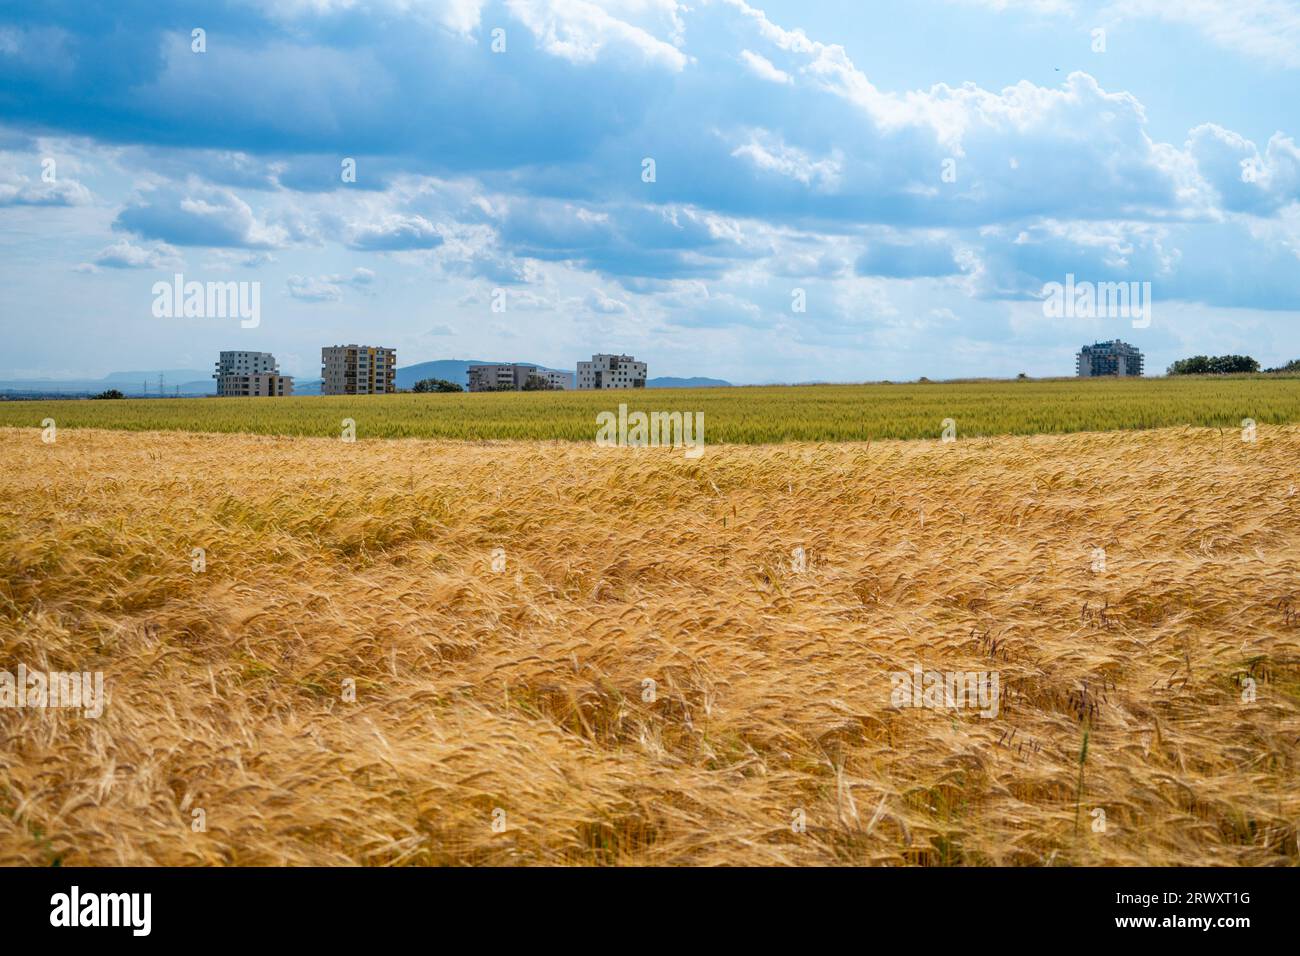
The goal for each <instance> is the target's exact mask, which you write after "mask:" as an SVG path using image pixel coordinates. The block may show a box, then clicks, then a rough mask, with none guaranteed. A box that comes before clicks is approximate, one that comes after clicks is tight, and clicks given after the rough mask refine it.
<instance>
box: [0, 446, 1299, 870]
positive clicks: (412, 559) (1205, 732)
mask: <svg viewBox="0 0 1300 956" xmlns="http://www.w3.org/2000/svg"><path fill="white" fill-rule="evenodd" d="M0 448H2V449H3V454H4V461H5V463H6V466H5V470H4V474H3V477H0V488H2V491H3V493H2V494H0V569H2V572H3V575H2V577H3V582H2V587H0V669H8V670H10V671H13V670H14V669H15V668H16V666H17V665H18V664H19V663H24V664H25V665H26V666H27V667H29V668H45V669H51V670H60V669H63V670H70V669H78V670H102V671H103V672H104V673H105V677H106V681H107V685H108V692H109V703H108V706H107V707H106V709H105V712H104V714H103V716H102V717H101V718H99V719H98V720H93V719H87V718H85V717H83V716H80V715H77V714H74V713H70V712H68V711H63V710H54V709H50V710H0V734H3V740H4V746H3V748H0V863H3V864H16V863H22V864H49V863H53V862H59V863H62V864H63V865H77V864H180V865H188V864H325V865H331V864H382V865H389V864H414V865H420V864H471V863H477V864H505V863H530V864H539V863H545V864H559V863H567V864H591V863H599V864H606V863H609V864H732V863H736V864H923V865H943V864H1031V865H1034V864H1037V865H1041V864H1065V863H1082V864H1142V863H1146V864H1249V865H1265V864H1290V865H1294V864H1295V863H1296V862H1297V851H1296V844H1295V841H1296V825H1297V822H1300V788H1297V786H1296V780H1297V770H1298V767H1297V757H1298V754H1300V616H1298V613H1297V608H1298V607H1300V578H1298V577H1297V571H1298V570H1300V567H1298V565H1300V547H1297V542H1298V541H1300V534H1298V532H1300V495H1298V494H1296V491H1295V482H1296V480H1297V478H1296V463H1297V461H1300V430H1297V429H1296V428H1294V427H1265V426H1261V427H1260V430H1259V435H1258V440H1257V441H1256V442H1253V443H1252V442H1243V441H1242V440H1241V434H1240V431H1239V430H1235V429H1234V430H1230V431H1218V430H1211V429H1166V430H1162V431H1148V432H1127V433H1104V434H1102V433H1099V434H1077V435H1071V436H1042V437H1027V438H998V439H975V440H962V441H958V442H955V443H951V444H943V443H939V442H918V443H903V442H884V443H879V442H878V443H872V444H837V445H800V444H788V445H780V446H760V447H740V446H725V447H710V448H709V449H708V451H707V453H706V454H705V455H704V457H703V458H702V459H700V460H698V461H692V460H688V459H686V458H684V457H683V456H682V455H681V454H680V452H677V453H674V452H671V451H668V450H660V449H653V450H650V449H645V450H629V449H600V448H595V447H593V446H591V445H583V444H571V443H543V442H522V441H520V442H500V443H478V444H464V443H455V442H445V441H443V442H438V441H415V440H410V441H361V442H357V443H355V444H351V445H345V444H343V443H341V442H339V441H337V440H329V439H315V438H268V437H258V436H247V435H187V434H176V433H166V434H161V433H127V432H106V431H94V430H66V429H65V430H63V431H61V432H60V433H59V436H58V441H57V443H56V444H52V445H44V444H42V443H41V440H40V435H39V432H37V431H36V430H34V429H21V430H20V429H0ZM195 548H203V549H205V551H206V562H207V564H206V570H205V571H202V572H196V571H195V570H193V569H192V564H191V561H192V552H193V549H195ZM496 548H501V549H503V550H504V561H505V565H504V569H503V570H500V571H497V570H494V549H496ZM796 548H802V549H803V552H802V554H803V555H804V561H805V563H806V566H805V567H804V570H802V571H798V570H797V567H798V561H797V560H796V559H793V558H792V555H795V554H796V552H795V549H796ZM1096 548H1103V549H1105V556H1106V566H1105V570H1104V571H1094V570H1093V554H1094V549H1096ZM496 567H498V568H499V567H501V564H500V559H499V556H498V560H497V562H496ZM914 664H920V665H922V666H923V667H925V668H926V669H936V670H941V671H948V670H962V671H989V670H995V671H997V672H999V674H1000V675H1001V682H1002V703H1001V709H1000V712H999V714H998V716H997V717H996V719H988V720H986V719H982V718H981V717H980V716H978V714H976V713H974V712H972V711H969V710H927V709H895V708H893V707H891V705H890V677H889V675H890V673H891V672H895V671H901V670H907V669H910V668H911V667H912V666H913V665H914ZM349 681H352V682H355V687H356V695H355V698H356V699H355V701H354V702H350V701H348V700H346V699H345V694H344V690H343V689H344V687H345V685H346V682H349ZM646 681H653V682H654V684H653V685H650V684H647V683H646ZM1248 685H1251V686H1254V687H1255V688H1256V689H1257V696H1256V699H1255V700H1254V701H1253V702H1252V701H1250V700H1249V699H1248V697H1247V696H1246V695H1245V693H1244V691H1245V688H1246V687H1247V686H1248ZM652 686H653V688H654V689H655V693H654V694H653V695H650V694H647V693H645V689H646V688H650V687H652ZM649 696H653V697H654V699H653V700H646V699H644V698H645V697H649ZM1085 728H1086V731H1087V733H1088V746H1087V752H1086V759H1084V760H1083V761H1081V760H1080V753H1081V750H1082V744H1083V739H1084V733H1085ZM196 810H201V811H202V812H203V814H202V818H203V819H204V820H205V822H206V829H204V830H201V831H196V829H195V822H194V821H195V820H196V819H198V818H197V817H196V815H195V811H196ZM1096 810H1101V811H1103V812H1104V814H1105V821H1106V827H1105V831H1104V832H1095V830H1094V826H1095V824H1096V821H1097V819H1098V816H1097V815H1096V814H1095V813H1094V811H1096ZM800 811H802V814H803V817H802V818H803V819H804V820H805V821H806V829H805V830H804V832H796V831H797V830H798V829H799V828H797V827H792V821H795V820H797V819H799V812H800ZM494 824H495V826H494ZM502 827H504V830H503V832H498V831H500V830H502Z"/></svg>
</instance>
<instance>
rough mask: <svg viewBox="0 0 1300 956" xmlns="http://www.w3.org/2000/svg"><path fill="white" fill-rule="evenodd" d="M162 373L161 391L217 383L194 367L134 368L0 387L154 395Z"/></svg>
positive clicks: (206, 390) (191, 390)
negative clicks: (108, 391) (112, 390)
mask: <svg viewBox="0 0 1300 956" xmlns="http://www.w3.org/2000/svg"><path fill="white" fill-rule="evenodd" d="M160 372H161V373H162V376H163V391H164V392H166V394H168V395H174V394H176V392H177V389H178V388H179V390H180V394H181V395H215V394H216V393H217V383H216V381H215V380H214V379H213V378H212V373H211V372H204V371H201V370H199V369H194V368H171V369H151V370H148V371H145V370H141V371H135V372H109V373H108V374H107V375H105V376H104V377H103V378H54V379H52V378H27V379H6V380H3V381H0V391H7V392H16V393H24V392H39V393H42V394H50V395H97V394H98V393H100V392H104V391H107V390H108V389H110V388H115V389H117V390H118V391H120V392H121V393H122V394H124V395H128V396H138V395H145V394H148V395H157V394H158V374H159V373H160Z"/></svg>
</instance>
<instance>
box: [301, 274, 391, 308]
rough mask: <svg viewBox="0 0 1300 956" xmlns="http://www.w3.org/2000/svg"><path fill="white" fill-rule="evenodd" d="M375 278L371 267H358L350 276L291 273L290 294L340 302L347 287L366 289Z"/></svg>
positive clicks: (320, 300) (311, 300) (306, 299)
mask: <svg viewBox="0 0 1300 956" xmlns="http://www.w3.org/2000/svg"><path fill="white" fill-rule="evenodd" d="M374 280H375V274H374V273H373V272H372V271H370V270H369V269H364V268H362V269H357V270H356V271H354V272H353V273H352V275H350V276H342V275H323V276H302V275H291V276H289V277H288V280H287V285H288V289H289V295H291V296H293V298H295V299H300V300H302V301H303V302H338V301H340V300H342V298H343V292H344V290H345V289H346V288H348V287H351V288H354V289H364V288H365V287H368V286H369V285H370V284H371V283H372V282H374Z"/></svg>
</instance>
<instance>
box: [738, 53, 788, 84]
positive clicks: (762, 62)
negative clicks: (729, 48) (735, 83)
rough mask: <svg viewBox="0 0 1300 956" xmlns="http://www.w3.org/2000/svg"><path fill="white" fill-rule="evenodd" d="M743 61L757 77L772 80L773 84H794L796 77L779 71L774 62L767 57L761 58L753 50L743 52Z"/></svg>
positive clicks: (741, 55) (741, 57)
mask: <svg viewBox="0 0 1300 956" xmlns="http://www.w3.org/2000/svg"><path fill="white" fill-rule="evenodd" d="M740 59H741V61H742V62H743V63H744V64H745V65H746V66H747V67H749V69H750V72H752V73H753V74H754V75H755V76H757V77H760V78H761V79H764V80H770V81H771V82H773V83H793V82H794V77H792V76H791V75H790V74H789V73H787V72H785V70H778V69H777V68H776V66H774V65H773V63H772V61H771V60H769V59H768V58H767V57H765V56H760V55H759V54H757V53H755V52H754V51H753V50H741V51H740Z"/></svg>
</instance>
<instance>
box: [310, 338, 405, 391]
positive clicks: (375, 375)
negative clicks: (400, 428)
mask: <svg viewBox="0 0 1300 956" xmlns="http://www.w3.org/2000/svg"><path fill="white" fill-rule="evenodd" d="M320 364H321V370H320V378H321V384H320V393H321V394H322V395H385V394H391V393H393V392H396V391H397V349H386V348H383V347H382V346H375V345H330V346H326V347H325V348H322V349H321V350H320Z"/></svg>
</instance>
